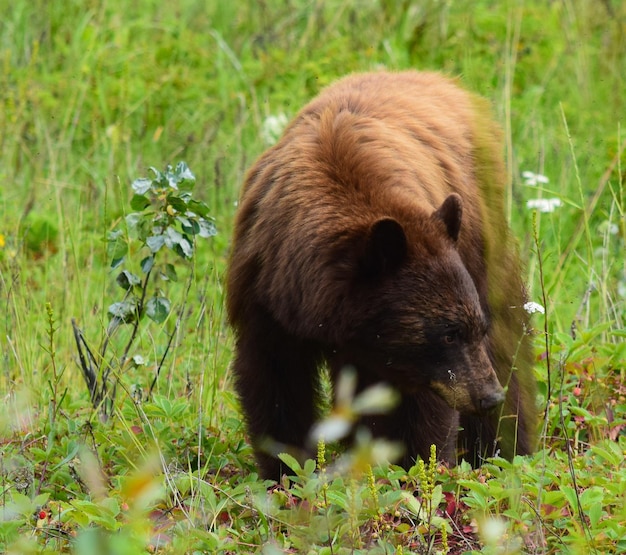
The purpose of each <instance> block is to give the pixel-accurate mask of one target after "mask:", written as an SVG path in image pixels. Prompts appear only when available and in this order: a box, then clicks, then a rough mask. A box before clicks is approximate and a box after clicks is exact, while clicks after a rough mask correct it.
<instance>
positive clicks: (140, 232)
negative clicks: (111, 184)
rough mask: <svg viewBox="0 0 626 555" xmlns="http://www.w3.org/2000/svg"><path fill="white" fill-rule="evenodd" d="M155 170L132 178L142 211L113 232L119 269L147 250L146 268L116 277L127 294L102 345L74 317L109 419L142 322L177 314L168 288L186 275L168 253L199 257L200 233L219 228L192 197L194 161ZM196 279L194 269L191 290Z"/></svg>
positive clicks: (87, 369)
mask: <svg viewBox="0 0 626 555" xmlns="http://www.w3.org/2000/svg"><path fill="white" fill-rule="evenodd" d="M150 169H151V171H152V173H153V174H154V175H153V177H151V178H139V179H136V180H135V181H133V183H132V190H133V191H134V194H133V197H132V199H131V201H130V206H131V208H132V209H133V210H135V212H131V213H130V214H128V215H127V216H126V218H125V219H124V222H123V224H121V225H118V226H117V227H116V228H115V229H114V230H112V231H110V232H109V233H108V235H107V253H108V255H109V257H110V259H111V269H114V270H116V269H118V268H121V267H122V266H123V264H124V263H125V262H126V260H127V258H128V256H129V254H131V255H132V256H133V259H134V258H135V257H137V256H142V258H141V260H140V262H139V265H138V266H139V269H140V272H141V274H140V275H137V274H136V273H133V272H131V271H130V270H127V269H124V270H122V271H121V272H120V273H119V274H118V275H117V277H116V279H115V281H116V283H117V285H119V287H120V288H121V289H122V290H123V291H124V295H123V297H122V299H121V300H119V301H116V302H114V303H113V304H111V305H110V306H109V308H108V316H109V325H108V327H107V328H106V331H105V333H104V337H103V339H102V341H101V345H100V347H99V348H98V349H97V351H96V350H94V349H92V348H91V347H90V345H89V343H88V342H87V340H86V338H85V336H84V335H83V332H82V331H81V330H80V328H79V327H78V325H77V324H76V322H75V321H74V320H72V326H73V328H74V337H75V339H76V347H77V349H78V356H79V360H80V366H81V369H82V372H83V377H84V378H85V382H86V384H87V388H88V389H89V393H90V396H91V401H92V403H93V405H94V407H95V408H97V409H98V410H99V411H100V416H101V418H102V419H103V420H107V419H108V418H109V417H110V416H111V415H112V413H113V404H114V401H115V394H116V389H117V380H118V379H119V377H120V376H121V374H122V373H123V372H124V370H125V369H126V365H127V364H128V363H129V354H130V349H131V347H132V346H133V344H134V342H135V340H136V338H137V334H138V332H139V326H140V323H141V321H142V320H143V319H144V318H148V319H150V320H152V321H153V322H155V323H157V324H162V323H164V322H165V320H166V319H167V318H168V317H169V315H170V313H171V310H172V307H171V301H170V299H169V298H168V297H167V296H166V291H165V289H166V285H167V282H170V281H174V282H175V281H178V272H177V270H176V267H175V266H174V264H172V263H171V262H169V261H168V259H167V257H165V256H163V253H164V252H166V251H171V252H174V253H175V254H176V255H177V256H178V259H179V260H181V259H182V261H184V262H185V263H188V264H189V263H190V262H191V261H192V260H193V256H194V249H195V240H196V237H201V238H205V239H206V238H209V237H213V236H214V235H215V234H216V228H215V225H214V223H213V221H212V219H211V218H210V216H209V208H208V206H207V205H206V204H205V203H204V202H201V201H198V200H195V199H193V198H192V191H193V188H194V185H195V181H196V178H195V176H194V175H193V173H192V172H191V170H190V169H189V168H188V167H187V164H185V163H184V162H179V163H178V164H177V165H176V167H175V168H172V167H171V166H167V168H166V169H165V171H163V172H161V171H159V170H157V169H155V168H150ZM134 242H138V243H139V247H138V248H136V249H135V248H133V243H134ZM139 253H141V255H140V254H139ZM144 255H145V256H144ZM191 283H192V274H191V273H190V275H189V278H188V285H187V288H186V291H187V293H188V292H189V286H190V285H191ZM186 301H187V296H185V297H184V299H183V301H182V304H183V306H181V307H179V309H178V316H177V318H176V323H175V325H174V327H173V330H172V331H171V333H170V334H169V337H168V340H167V342H166V345H165V349H164V352H163V355H162V357H161V359H160V360H159V362H158V363H157V364H156V368H155V373H154V378H153V380H152V384H151V386H150V389H149V392H148V395H150V394H151V393H152V390H153V388H154V386H155V384H156V381H157V379H158V377H159V373H160V371H161V368H162V366H163V363H164V361H165V357H166V356H167V354H168V352H169V349H170V346H171V343H172V341H173V339H174V337H175V334H176V332H177V330H178V328H179V325H180V321H181V318H182V317H183V314H184V304H185V303H186ZM125 324H126V325H130V327H131V332H130V336H129V337H128V339H127V340H126V343H125V345H124V347H123V350H122V352H121V353H119V352H115V353H113V354H109V353H108V350H109V347H110V345H111V338H112V337H113V335H114V334H115V333H116V332H117V331H118V330H119V329H120V328H121V327H122V326H123V325H125ZM133 362H134V364H136V365H141V364H143V362H144V361H143V357H141V356H140V355H135V356H134V357H133ZM140 396H141V393H140Z"/></svg>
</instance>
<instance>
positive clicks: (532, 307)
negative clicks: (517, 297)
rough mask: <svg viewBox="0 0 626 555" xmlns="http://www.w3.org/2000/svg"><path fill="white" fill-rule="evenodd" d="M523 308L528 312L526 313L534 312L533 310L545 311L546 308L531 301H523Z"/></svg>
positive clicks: (541, 312) (542, 312) (543, 312)
mask: <svg viewBox="0 0 626 555" xmlns="http://www.w3.org/2000/svg"><path fill="white" fill-rule="evenodd" d="M524 310H525V311H526V312H528V314H534V313H535V312H539V313H540V314H545V313H546V309H545V308H543V306H541V305H540V304H539V303H535V302H533V301H528V302H527V303H524Z"/></svg>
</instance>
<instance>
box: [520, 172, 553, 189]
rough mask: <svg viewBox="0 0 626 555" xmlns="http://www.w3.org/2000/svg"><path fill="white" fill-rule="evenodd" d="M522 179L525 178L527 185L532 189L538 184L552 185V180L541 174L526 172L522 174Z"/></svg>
mask: <svg viewBox="0 0 626 555" xmlns="http://www.w3.org/2000/svg"><path fill="white" fill-rule="evenodd" d="M522 177H523V178H524V182H525V184H526V185H529V186H531V187H534V186H535V185H537V184H538V183H550V180H549V179H548V178H547V177H546V176H545V175H541V174H540V173H534V172H529V171H525V172H522Z"/></svg>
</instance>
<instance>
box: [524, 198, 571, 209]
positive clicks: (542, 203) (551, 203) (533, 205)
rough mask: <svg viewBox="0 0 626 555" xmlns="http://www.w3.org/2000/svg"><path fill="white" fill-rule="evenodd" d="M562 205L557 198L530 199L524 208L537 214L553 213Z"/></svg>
mask: <svg viewBox="0 0 626 555" xmlns="http://www.w3.org/2000/svg"><path fill="white" fill-rule="evenodd" d="M562 205H563V203H562V202H561V199H558V198H532V199H530V200H527V201H526V208H528V209H529V210H539V212H554V210H555V208H558V207H559V206H562Z"/></svg>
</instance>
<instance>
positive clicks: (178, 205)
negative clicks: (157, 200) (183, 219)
mask: <svg viewBox="0 0 626 555" xmlns="http://www.w3.org/2000/svg"><path fill="white" fill-rule="evenodd" d="M166 200H167V203H168V204H170V205H171V206H172V208H174V210H177V211H178V212H182V213H183V214H184V213H185V212H186V211H187V203H186V202H185V200H184V199H183V198H182V197H180V196H178V195H176V194H174V193H170V194H169V195H167V199H166Z"/></svg>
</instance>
